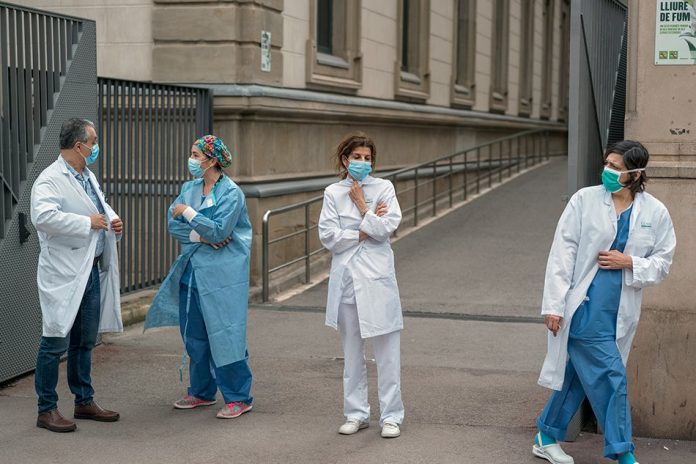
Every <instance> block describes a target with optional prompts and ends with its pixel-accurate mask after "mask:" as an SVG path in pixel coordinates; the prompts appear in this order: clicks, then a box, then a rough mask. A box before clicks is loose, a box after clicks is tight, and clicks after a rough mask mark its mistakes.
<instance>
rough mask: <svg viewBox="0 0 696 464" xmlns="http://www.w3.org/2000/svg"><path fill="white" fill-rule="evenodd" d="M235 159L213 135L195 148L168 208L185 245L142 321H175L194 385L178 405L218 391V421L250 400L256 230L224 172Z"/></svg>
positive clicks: (172, 229) (207, 400) (205, 400)
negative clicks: (252, 256) (249, 313)
mask: <svg viewBox="0 0 696 464" xmlns="http://www.w3.org/2000/svg"><path fill="white" fill-rule="evenodd" d="M231 163H232V154H231V153H230V151H229V150H228V148H227V147H226V146H225V144H224V143H223V142H222V140H221V139H219V138H218V137H216V136H214V135H206V136H205V137H201V138H200V139H198V140H197V141H196V142H194V144H193V146H192V147H191V156H190V158H189V160H188V166H189V172H190V173H191V175H192V176H193V177H194V180H192V181H189V182H186V183H185V184H184V185H183V187H182V189H181V193H180V194H179V196H178V197H177V199H176V200H175V201H174V203H173V204H172V205H171V207H170V208H169V221H168V228H169V233H170V234H171V235H172V237H174V238H175V239H176V240H178V241H179V242H180V243H181V254H180V255H179V257H178V258H177V259H176V261H175V262H174V264H173V265H172V268H171V270H170V271H169V275H168V276H167V278H166V279H165V281H164V282H163V283H162V286H161V287H160V290H159V291H158V292H157V295H156V296H155V299H154V301H153V303H152V305H151V306H150V310H149V311H148V315H147V320H146V322H145V328H146V329H149V328H152V327H160V326H167V325H178V326H179V329H180V331H181V337H182V339H183V341H184V346H185V348H186V354H187V355H188V357H189V358H190V365H189V380H190V385H189V387H188V391H187V393H186V394H185V395H184V396H183V397H182V398H181V399H179V400H178V401H176V402H175V403H174V407H175V408H177V409H193V408H197V407H201V406H210V405H212V404H215V403H216V398H215V397H216V393H217V390H218V389H219V390H220V393H221V394H222V397H223V400H224V402H225V405H224V406H223V408H222V409H220V411H219V412H218V413H217V417H218V418H220V419H231V418H235V417H238V416H240V415H242V414H244V413H246V412H248V411H250V410H251V403H252V397H251V395H250V390H251V370H250V369H249V363H248V358H249V355H248V352H247V349H246V322H247V305H248V298H249V256H250V253H251V236H252V232H251V223H250V222H249V215H248V213H247V207H246V202H245V199H244V194H243V193H242V191H241V190H240V188H239V187H238V186H237V185H236V184H235V183H234V182H233V181H232V180H231V179H230V178H229V177H227V176H226V175H225V174H224V172H223V171H222V168H226V167H228V166H230V164H231ZM184 360H185V358H184ZM182 368H183V362H182Z"/></svg>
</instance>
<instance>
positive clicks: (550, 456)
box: [532, 433, 575, 464]
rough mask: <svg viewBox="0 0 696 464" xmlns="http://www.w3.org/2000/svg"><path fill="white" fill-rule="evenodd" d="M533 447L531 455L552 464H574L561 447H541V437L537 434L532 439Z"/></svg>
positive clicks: (553, 445) (554, 445)
mask: <svg viewBox="0 0 696 464" xmlns="http://www.w3.org/2000/svg"><path fill="white" fill-rule="evenodd" d="M534 441H535V442H536V443H534V446H532V453H533V454H534V456H536V457H539V458H542V459H546V460H547V461H549V462H550V463H552V464H574V463H575V461H574V460H573V458H572V457H571V456H568V455H567V454H566V453H565V451H563V449H562V448H561V445H559V444H558V443H554V444H552V445H542V444H541V436H540V435H539V434H538V433H537V434H536V437H534Z"/></svg>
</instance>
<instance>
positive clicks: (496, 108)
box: [490, 0, 510, 113]
mask: <svg viewBox="0 0 696 464" xmlns="http://www.w3.org/2000/svg"><path fill="white" fill-rule="evenodd" d="M492 3H493V34H492V35H493V40H492V48H491V66H492V69H491V100H490V105H491V106H490V107H491V111H493V112H498V113H504V112H505V111H507V107H508V53H509V52H508V46H509V40H510V19H509V18H510V3H509V0H493V2H492Z"/></svg>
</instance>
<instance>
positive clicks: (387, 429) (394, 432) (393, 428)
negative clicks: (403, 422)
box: [382, 422, 401, 438]
mask: <svg viewBox="0 0 696 464" xmlns="http://www.w3.org/2000/svg"><path fill="white" fill-rule="evenodd" d="M399 435H401V430H400V429H399V424H395V423H394V422H385V423H384V425H383V426H382V438H396V437H398V436H399Z"/></svg>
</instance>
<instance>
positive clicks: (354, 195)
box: [348, 182, 368, 214]
mask: <svg viewBox="0 0 696 464" xmlns="http://www.w3.org/2000/svg"><path fill="white" fill-rule="evenodd" d="M348 196H349V197H350V199H351V200H353V203H354V204H355V206H357V207H358V211H360V214H364V213H365V212H366V211H367V209H368V208H367V203H365V193H364V192H363V189H362V187H360V185H359V184H358V183H357V182H353V185H351V186H350V190H349V191H348Z"/></svg>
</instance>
